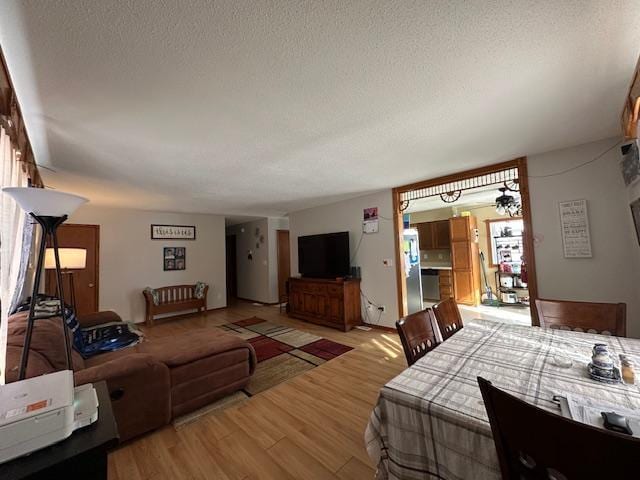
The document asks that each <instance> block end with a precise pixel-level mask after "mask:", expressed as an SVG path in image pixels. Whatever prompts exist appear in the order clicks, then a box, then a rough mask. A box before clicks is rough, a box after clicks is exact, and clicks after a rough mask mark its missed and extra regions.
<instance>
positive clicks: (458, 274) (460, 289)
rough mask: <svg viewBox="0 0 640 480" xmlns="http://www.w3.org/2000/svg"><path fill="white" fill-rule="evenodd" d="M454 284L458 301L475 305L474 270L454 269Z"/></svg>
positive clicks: (455, 296)
mask: <svg viewBox="0 0 640 480" xmlns="http://www.w3.org/2000/svg"><path fill="white" fill-rule="evenodd" d="M453 285H454V287H453V290H454V298H455V300H456V303H462V304H465V305H475V303H476V292H475V289H474V281H473V272H472V271H471V270H454V271H453Z"/></svg>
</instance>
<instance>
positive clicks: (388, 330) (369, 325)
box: [362, 322, 398, 333]
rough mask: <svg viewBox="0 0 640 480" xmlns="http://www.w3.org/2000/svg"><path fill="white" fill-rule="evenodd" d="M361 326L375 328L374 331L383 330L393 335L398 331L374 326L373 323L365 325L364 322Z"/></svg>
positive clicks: (383, 326)
mask: <svg viewBox="0 0 640 480" xmlns="http://www.w3.org/2000/svg"><path fill="white" fill-rule="evenodd" d="M362 325H364V326H365V327H371V328H375V329H376V330H384V331H386V332H393V333H397V332H398V330H396V329H395V328H393V327H387V326H386V325H374V324H373V323H366V322H362Z"/></svg>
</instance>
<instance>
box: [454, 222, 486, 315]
mask: <svg viewBox="0 0 640 480" xmlns="http://www.w3.org/2000/svg"><path fill="white" fill-rule="evenodd" d="M449 227H450V229H449V230H450V238H451V265H452V270H451V274H452V279H453V296H454V298H455V300H456V302H457V303H462V304H465V305H477V304H478V303H480V261H479V250H478V228H477V221H476V218H475V217H472V216H469V217H455V218H452V219H450V220H449Z"/></svg>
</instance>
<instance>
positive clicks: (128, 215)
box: [68, 204, 226, 322]
mask: <svg viewBox="0 0 640 480" xmlns="http://www.w3.org/2000/svg"><path fill="white" fill-rule="evenodd" d="M68 223H86V224H94V225H100V278H99V280H100V285H99V287H100V309H101V310H115V311H116V312H117V313H118V314H120V315H121V316H122V318H123V319H125V320H133V321H136V322H140V321H143V320H144V310H145V306H144V298H143V296H142V290H143V289H144V288H145V287H146V286H150V287H164V286H168V285H180V284H192V283H196V282H197V281H199V280H200V281H203V282H206V283H207V284H208V285H209V295H208V298H207V307H208V308H218V307H224V306H226V284H225V281H226V277H225V247H224V231H225V225H224V217H220V216H216V215H198V214H182V213H162V212H150V211H143V210H133V209H121V208H104V207H93V206H91V204H88V205H85V206H83V207H81V208H80V209H78V211H77V212H76V213H74V214H73V215H72V216H71V218H70V219H69V221H68ZM151 224H167V225H195V226H196V240H195V241H189V240H184V241H183V240H151V237H150V225H151ZM163 247H185V248H186V270H181V271H169V272H165V271H163V250H162V249H163Z"/></svg>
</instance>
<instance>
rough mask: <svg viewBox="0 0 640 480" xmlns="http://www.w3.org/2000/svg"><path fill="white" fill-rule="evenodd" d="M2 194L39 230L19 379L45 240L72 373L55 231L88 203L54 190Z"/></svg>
mask: <svg viewBox="0 0 640 480" xmlns="http://www.w3.org/2000/svg"><path fill="white" fill-rule="evenodd" d="M2 191H3V192H4V193H6V194H7V195H9V196H11V197H12V198H13V199H14V200H15V201H16V203H17V204H18V205H19V206H20V207H21V208H22V209H23V210H24V211H25V212H27V213H28V214H29V215H31V217H33V218H34V219H35V221H36V222H38V223H39V224H40V226H41V227H42V237H41V239H40V246H39V250H38V256H37V263H36V272H35V273H36V274H35V279H34V282H33V291H32V294H31V304H30V305H29V316H28V319H27V331H26V334H25V338H24V347H23V350H22V357H21V358H20V372H19V379H20V380H23V379H24V378H25V375H26V372H27V363H28V361H29V349H30V347H31V335H32V333H33V324H34V321H35V320H36V313H35V307H36V301H37V295H38V291H39V290H40V276H41V274H42V266H43V263H44V260H45V245H46V243H47V237H50V238H51V244H52V245H53V249H52V250H53V259H54V263H55V270H56V285H57V292H58V295H57V297H58V299H59V300H60V318H61V321H62V330H63V332H64V342H65V349H66V354H67V369H68V370H73V364H72V363H71V342H70V340H69V332H68V328H67V325H66V323H65V318H64V317H65V312H64V289H63V286H62V270H61V266H60V265H61V264H60V254H59V248H58V236H57V234H56V231H57V229H58V227H59V226H60V225H62V223H63V222H64V221H65V220H66V219H67V218H68V216H69V215H71V213H73V212H74V211H75V210H76V209H77V208H78V207H79V206H80V205H82V204H83V203H85V202H87V201H88V200H87V199H86V198H84V197H80V196H78V195H73V194H71V193H65V192H58V191H57V190H48V189H44V188H31V187H5V188H3V189H2Z"/></svg>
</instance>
